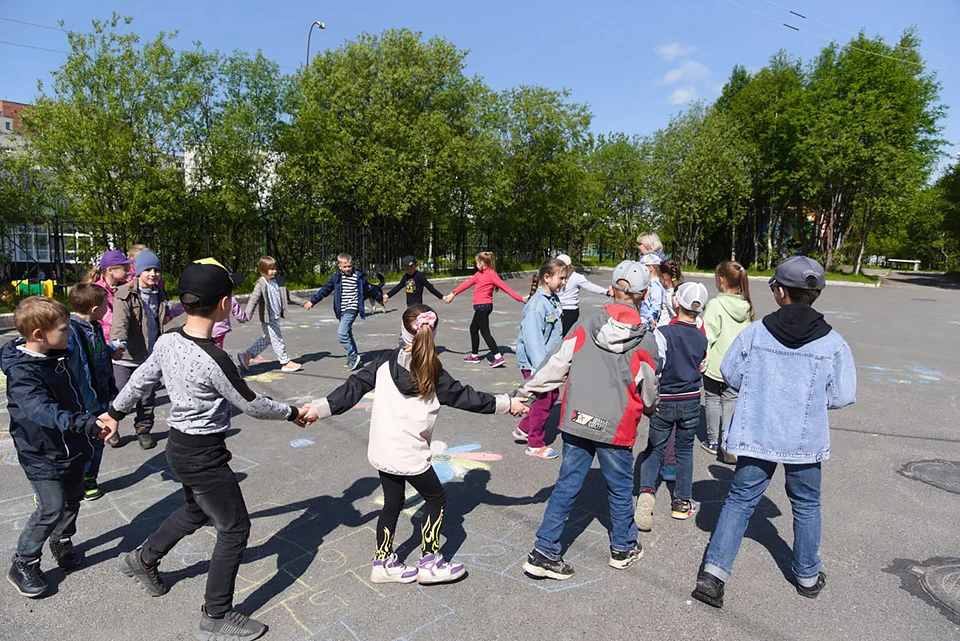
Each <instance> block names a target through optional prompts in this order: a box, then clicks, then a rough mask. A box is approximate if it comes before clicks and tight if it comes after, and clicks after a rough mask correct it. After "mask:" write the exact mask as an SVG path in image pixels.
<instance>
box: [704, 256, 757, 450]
mask: <svg viewBox="0 0 960 641" xmlns="http://www.w3.org/2000/svg"><path fill="white" fill-rule="evenodd" d="M716 283H717V290H718V291H719V292H720V293H719V294H717V295H716V296H715V297H714V298H713V300H712V301H710V304H709V305H707V311H706V313H705V314H704V315H703V324H704V329H706V332H707V371H706V373H705V374H704V376H703V398H704V404H705V405H706V408H707V441H706V443H701V444H700V446H701V447H703V449H705V450H706V451H707V452H710V453H711V454H713V455H716V454H717V453H718V452H719V451H720V445H719V444H720V442H721V440H722V436H723V432H724V431H725V430H726V429H727V426H729V425H730V420H731V419H732V418H733V411H734V410H735V409H736V407H737V392H736V390H734V389H732V388H730V387H729V386H728V385H727V384H726V383H724V382H723V375H722V374H721V373H720V363H721V362H723V357H724V356H725V355H726V353H727V350H728V349H729V348H730V345H731V344H732V343H733V339H735V338H736V337H737V335H738V334H740V332H742V331H743V330H744V329H746V328H747V326H748V325H749V324H750V323H751V322H753V318H754V312H753V305H752V304H751V303H750V282H749V281H748V280H747V270H745V269H744V268H743V265H741V264H740V263H738V262H736V261H733V260H725V261H723V262H722V263H720V264H719V265H717V273H716ZM723 460H724V462H726V463H730V464H732V463H736V460H737V459H736V457H735V456H731V455H729V454H726V453H724V454H723Z"/></svg>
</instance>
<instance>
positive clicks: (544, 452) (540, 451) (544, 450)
mask: <svg viewBox="0 0 960 641" xmlns="http://www.w3.org/2000/svg"><path fill="white" fill-rule="evenodd" d="M525 454H526V455H527V456H536V457H537V458H545V459H553V458H557V456H558V455H557V451H556V450H555V449H553V448H552V447H547V446H546V445H544V446H543V447H530V446H527V451H526V452H525Z"/></svg>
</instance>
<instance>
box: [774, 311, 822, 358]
mask: <svg viewBox="0 0 960 641" xmlns="http://www.w3.org/2000/svg"><path fill="white" fill-rule="evenodd" d="M763 326H764V327H766V328H767V331H768V332H770V333H771V334H773V337H774V338H776V339H777V340H778V341H780V343H781V344H783V346H784V347H789V348H790V349H799V348H801V347H803V346H804V345H806V344H807V343H812V342H813V341H815V340H817V339H818V338H823V337H824V336H826V335H827V334H829V333H830V330H832V329H833V328H832V327H830V324H829V323H827V321H825V320H824V319H823V314H821V313H820V312H818V311H817V310H815V309H814V308H812V307H810V306H809V305H799V304H795V305H784V306H783V307H781V308H780V309H778V310H777V311H775V312H774V313H772V314H769V315H767V316H764V317H763Z"/></svg>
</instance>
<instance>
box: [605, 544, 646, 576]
mask: <svg viewBox="0 0 960 641" xmlns="http://www.w3.org/2000/svg"><path fill="white" fill-rule="evenodd" d="M642 558H643V546H642V545H640V541H637V542H636V543H635V544H634V546H633V547H632V548H630V549H629V550H624V551H622V552H621V551H620V550H614V549H613V548H610V561H609V565H610V567H612V568H616V569H618V570H626V569H627V568H628V567H630V566H631V565H633V562H634V561H639V560H640V559H642Z"/></svg>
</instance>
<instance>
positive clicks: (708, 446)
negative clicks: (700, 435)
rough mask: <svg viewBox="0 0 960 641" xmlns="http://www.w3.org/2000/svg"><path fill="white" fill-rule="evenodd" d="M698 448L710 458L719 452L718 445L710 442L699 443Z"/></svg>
mask: <svg viewBox="0 0 960 641" xmlns="http://www.w3.org/2000/svg"><path fill="white" fill-rule="evenodd" d="M700 447H701V448H702V449H703V451H704V452H706V453H707V454H710V455H711V456H716V455H717V452H719V451H720V444H719V443H713V442H711V441H700Z"/></svg>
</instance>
